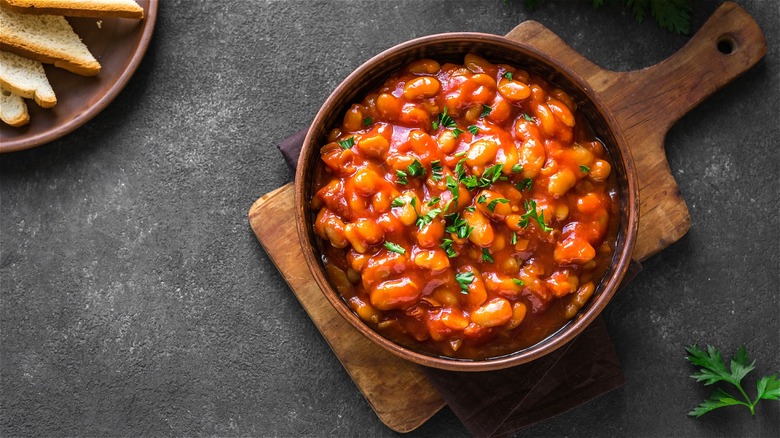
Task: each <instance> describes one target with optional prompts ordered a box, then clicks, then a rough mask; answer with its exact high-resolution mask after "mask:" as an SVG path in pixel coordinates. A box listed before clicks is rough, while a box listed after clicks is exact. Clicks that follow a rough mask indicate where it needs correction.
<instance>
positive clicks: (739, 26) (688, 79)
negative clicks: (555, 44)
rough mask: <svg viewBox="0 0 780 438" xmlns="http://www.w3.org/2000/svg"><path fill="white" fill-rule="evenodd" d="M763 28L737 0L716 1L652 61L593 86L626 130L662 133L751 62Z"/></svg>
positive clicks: (760, 48) (761, 44) (760, 49)
mask: <svg viewBox="0 0 780 438" xmlns="http://www.w3.org/2000/svg"><path fill="white" fill-rule="evenodd" d="M765 53H766V40H765V39H764V34H763V32H762V31H761V28H759V27H758V24H757V23H756V22H755V20H753V18H752V17H751V16H750V15H749V14H748V13H747V12H745V10H743V9H742V8H740V7H739V6H737V4H736V3H732V2H727V3H724V4H723V5H721V6H720V7H719V8H718V9H717V10H716V11H715V13H713V14H712V16H711V17H710V18H709V19H708V20H707V21H706V22H705V23H704V25H703V26H702V28H701V29H700V30H699V31H698V32H696V34H695V35H694V36H693V37H692V38H691V39H690V41H688V43H687V44H686V45H685V46H684V47H683V48H682V49H680V50H679V51H677V52H676V53H675V54H673V55H672V56H671V57H669V58H668V59H666V60H664V61H662V62H660V63H658V64H656V65H653V66H651V67H648V68H645V69H642V70H636V71H632V72H627V73H616V74H614V75H611V76H612V77H611V78H609V79H610V80H608V81H605V82H604V83H602V85H603V89H602V90H597V91H599V92H600V94H601V95H602V97H603V98H604V99H605V101H606V103H607V105H608V106H609V107H610V108H611V109H612V111H613V113H614V114H615V116H616V117H617V119H618V123H619V124H620V125H621V127H622V128H623V129H624V132H625V131H634V130H637V129H641V130H644V131H647V132H648V134H651V135H652V134H655V135H658V134H659V133H660V134H665V133H666V132H667V131H668V130H669V128H670V127H671V126H672V125H673V124H674V122H676V121H677V120H679V119H680V118H681V117H682V116H683V115H685V114H686V113H687V112H688V111H690V110H691V109H692V108H693V107H695V106H696V105H698V104H699V103H700V102H701V101H703V100H704V99H706V98H707V97H708V96H710V95H711V94H712V93H714V92H715V91H717V90H719V89H720V88H722V87H723V86H725V85H726V84H727V83H728V82H730V81H732V80H733V79H734V78H736V77H737V76H739V75H741V74H742V73H744V72H745V71H747V70H748V69H749V68H750V67H752V66H753V65H755V64H756V63H757V62H758V61H759V60H760V59H761V58H762V57H763V56H764V54H765Z"/></svg>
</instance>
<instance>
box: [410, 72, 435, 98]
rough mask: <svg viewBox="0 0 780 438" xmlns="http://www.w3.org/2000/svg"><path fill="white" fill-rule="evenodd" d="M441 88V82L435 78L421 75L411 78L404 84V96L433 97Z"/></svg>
mask: <svg viewBox="0 0 780 438" xmlns="http://www.w3.org/2000/svg"><path fill="white" fill-rule="evenodd" d="M439 89H441V84H440V83H439V80H438V79H436V78H432V77H430V76H421V77H417V78H414V79H412V80H411V81H409V82H407V83H406V85H404V97H405V98H407V99H409V100H421V99H424V98H426V97H433V96H435V95H436V94H437V93H438V92H439Z"/></svg>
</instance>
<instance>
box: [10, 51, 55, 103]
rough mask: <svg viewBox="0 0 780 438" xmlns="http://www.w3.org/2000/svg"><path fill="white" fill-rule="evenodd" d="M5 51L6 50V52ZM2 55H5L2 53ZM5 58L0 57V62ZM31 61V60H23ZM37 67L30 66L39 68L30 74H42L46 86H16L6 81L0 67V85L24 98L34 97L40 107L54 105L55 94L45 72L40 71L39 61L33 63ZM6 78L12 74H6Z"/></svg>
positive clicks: (35, 68) (34, 68)
mask: <svg viewBox="0 0 780 438" xmlns="http://www.w3.org/2000/svg"><path fill="white" fill-rule="evenodd" d="M6 53H7V52H6ZM3 56H5V55H4V54H3ZM4 60H5V58H3V57H0V63H1V62H2V61H4ZM24 61H28V62H30V63H32V62H33V61H32V60H24ZM35 64H36V65H37V67H31V69H33V70H37V69H41V71H35V72H30V73H31V74H39V73H40V74H42V75H43V77H44V79H45V82H46V85H47V86H48V88H21V86H17V84H16V83H15V82H13V81H8V80H7V78H6V77H5V75H4V74H3V71H4V70H2V69H0V87H2V88H5V89H6V90H8V91H10V92H12V93H14V94H17V95H19V96H22V97H23V98H25V99H35V103H37V104H38V106H40V107H41V108H51V107H53V106H55V105H57V95H56V94H54V90H53V89H52V88H51V84H49V78H48V77H46V72H44V71H42V70H43V67H42V66H41V64H40V63H38V62H36V63H35ZM8 78H12V76H8Z"/></svg>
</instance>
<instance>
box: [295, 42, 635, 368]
mask: <svg viewBox="0 0 780 438" xmlns="http://www.w3.org/2000/svg"><path fill="white" fill-rule="evenodd" d="M455 41H457V42H479V43H487V44H492V45H495V46H501V47H502V48H507V49H510V50H514V51H516V52H517V53H519V54H521V55H524V56H527V55H528V54H530V55H532V57H536V58H537V60H540V61H542V62H543V63H545V64H547V65H548V66H550V67H552V68H554V69H555V70H556V71H557V72H559V73H561V74H562V75H563V76H564V77H565V78H566V79H567V80H569V81H570V82H572V83H573V85H574V86H575V87H577V88H579V90H581V91H582V92H583V93H584V94H585V95H586V97H587V98H588V99H589V100H590V101H591V102H592V103H593V105H594V106H595V108H596V109H597V111H598V112H599V113H600V115H601V117H603V118H604V121H606V123H607V127H608V129H609V130H610V131H611V133H612V135H613V136H614V138H615V141H616V143H617V144H616V146H617V149H618V150H619V151H620V157H617V158H615V157H613V160H617V159H618V158H619V159H620V160H621V161H622V163H623V167H624V168H625V170H626V172H625V173H626V175H625V180H626V184H627V187H626V188H627V192H628V199H627V200H626V206H627V207H628V212H627V217H626V219H627V222H628V223H627V232H626V233H625V235H624V243H623V246H622V248H621V251H620V254H619V255H618V257H617V259H616V260H615V261H614V262H613V263H614V264H615V265H617V267H616V269H615V270H614V272H613V274H612V275H611V276H610V277H609V278H608V279H605V280H606V281H605V280H602V282H601V283H603V284H604V287H603V290H602V291H601V293H600V294H599V295H598V296H595V297H592V298H591V300H594V301H593V303H592V304H591V305H590V307H589V309H587V310H586V311H585V312H583V313H582V314H581V315H580V316H578V317H576V318H574V319H572V320H570V321H569V322H567V323H566V324H564V325H563V327H561V328H560V329H558V330H557V331H555V332H553V333H551V334H550V335H549V336H547V337H546V338H545V339H544V340H542V341H540V342H538V343H536V344H534V345H532V346H529V347H527V348H524V349H522V350H519V351H517V352H514V353H509V354H507V355H503V356H498V357H493V358H487V359H476V360H469V359H460V358H451V357H445V356H432V355H427V354H424V353H420V352H417V351H413V350H411V349H409V348H406V347H404V346H402V345H399V344H397V343H395V342H393V341H391V340H390V339H387V338H385V337H384V336H382V335H381V334H379V333H378V332H376V331H374V330H373V329H372V328H371V327H369V326H368V325H367V324H365V323H364V322H363V321H362V320H361V319H360V318H359V317H358V316H357V315H355V314H354V313H353V312H352V311H351V309H349V307H348V306H347V305H346V303H345V302H344V301H343V299H342V298H341V295H340V294H339V293H338V292H337V291H336V290H335V289H334V288H333V287H332V286H331V284H330V281H329V280H328V278H327V276H326V275H325V273H324V270H323V269H322V268H321V267H320V265H319V262H318V257H319V255H318V253H317V251H316V245H315V243H314V242H313V241H312V240H311V234H310V233H311V231H310V230H309V229H308V228H309V227H308V226H307V215H308V214H309V213H308V211H309V210H308V208H307V205H308V203H309V199H307V198H308V196H307V195H308V187H307V186H306V185H305V184H304V181H306V180H307V178H306V177H307V172H311V169H310V168H311V167H312V166H313V165H314V163H316V161H317V159H316V155H315V154H314V153H312V149H313V148H317V147H319V146H320V144H319V142H320V139H319V138H317V137H318V135H317V132H318V129H317V128H318V126H320V125H322V124H323V123H324V121H325V119H326V116H327V115H328V114H329V113H330V111H334V110H339V109H340V108H336V106H335V104H336V103H337V101H338V100H339V98H340V96H341V95H342V94H344V93H349V91H350V90H351V89H352V88H353V83H354V82H355V80H356V79H358V78H361V77H362V76H363V75H364V74H365V73H366V72H367V71H369V70H370V69H371V68H375V67H377V66H381V64H382V63H384V62H385V61H386V59H387V58H389V57H395V56H402V55H404V54H406V53H407V52H410V51H412V50H413V49H415V48H420V47H422V46H426V45H431V44H438V43H444V42H455ZM466 53H469V50H468V49H466V50H464V52H463V55H465V54H466ZM393 71H395V70H393ZM383 73H388V74H390V73H392V71H389V70H388V69H383ZM365 91H366V92H368V91H369V90H365ZM309 182H310V181H309ZM638 190H639V189H638V177H637V174H636V168H635V165H634V161H633V157H632V155H631V151H630V149H629V147H628V143H627V141H626V139H625V136H624V135H623V132H622V130H621V128H620V125H619V124H618V122H617V120H616V119H615V117H614V115H613V113H612V111H611V110H610V108H609V107H608V106H607V105H606V103H605V102H604V101H603V100H602V99H601V97H600V96H599V95H598V94H597V93H596V92H595V91H594V90H593V88H592V87H591V86H590V84H589V83H588V82H587V81H586V80H585V79H583V78H582V77H581V76H580V75H579V74H577V73H576V72H574V71H573V70H572V69H571V68H569V67H568V66H567V65H565V64H563V63H562V62H560V61H558V60H556V59H555V58H553V57H551V56H550V55H548V54H547V53H545V52H543V51H541V50H539V49H537V48H536V47H534V46H532V45H530V44H527V43H524V42H517V41H513V40H510V39H508V38H506V37H503V36H500V35H493V34H486V33H479V32H449V33H439V34H433V35H427V36H423V37H419V38H415V39H412V40H409V41H406V42H402V43H400V44H397V45H394V46H392V47H390V48H388V49H386V50H384V51H382V52H381V53H379V54H377V55H375V56H373V57H371V58H370V59H369V60H367V61H366V62H364V63H363V64H361V65H360V66H359V67H358V68H356V69H355V70H354V71H353V72H352V73H350V74H349V75H348V76H347V77H346V78H345V79H344V80H342V81H341V82H340V83H339V85H338V86H337V87H336V88H335V89H334V91H333V92H332V93H331V94H330V95H329V96H328V98H327V99H326V100H325V101H324V102H323V104H322V106H321V107H320V109H319V110H318V111H317V114H316V116H315V117H314V120H313V121H312V123H311V125H310V126H309V130H308V132H307V133H306V138H305V140H304V142H303V146H302V148H301V152H300V155H299V160H298V166H297V168H296V172H295V221H296V228H297V230H298V238H299V243H300V245H301V250H302V252H303V256H304V260H305V261H306V265H307V267H308V268H309V271H310V272H311V274H312V276H313V277H314V280H315V282H316V283H317V285H318V286H319V288H320V290H321V291H322V293H323V295H325V297H326V298H327V300H328V301H329V302H330V303H331V305H332V306H333V307H334V308H335V309H336V311H338V313H339V314H340V315H341V316H342V317H343V318H344V319H346V320H347V321H348V322H349V323H350V325H352V326H353V327H354V328H355V329H357V330H358V331H359V332H360V333H361V334H363V335H364V336H366V337H367V338H368V339H370V340H371V341H372V342H374V343H375V344H378V345H379V346H380V347H382V348H384V349H385V350H387V351H389V352H391V353H393V354H395V355H396V356H399V357H401V358H403V359H406V360H409V361H412V362H414V363H417V364H419V365H424V366H428V367H432V368H438V369H444V370H450V371H491V370H498V369H504V368H509V367H512V366H516V365H520V364H523V363H527V362H530V361H532V360H534V359H537V358H539V357H542V356H545V355H547V354H549V353H552V352H553V351H555V350H557V349H558V348H560V347H562V346H564V345H566V344H568V343H569V342H570V341H572V340H573V339H574V338H575V337H577V336H578V335H579V334H580V333H581V332H582V331H583V330H584V329H585V328H586V327H587V326H588V325H589V324H590V323H591V322H592V321H593V320H594V319H596V317H597V316H599V315H600V314H601V312H602V310H603V309H604V307H606V305H607V304H608V303H609V302H610V301H611V299H612V297H613V296H614V295H615V292H616V291H617V289H618V287H619V286H620V283H621V281H622V280H623V277H624V276H625V274H626V271H627V269H628V266H629V264H630V262H631V259H632V253H633V250H634V246H635V244H636V238H637V232H638V223H639V191H638ZM613 257H614V256H613Z"/></svg>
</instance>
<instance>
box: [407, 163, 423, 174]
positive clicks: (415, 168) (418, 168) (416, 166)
mask: <svg viewBox="0 0 780 438" xmlns="http://www.w3.org/2000/svg"><path fill="white" fill-rule="evenodd" d="M406 170H408V171H409V175H411V176H423V175H425V168H424V167H423V165H422V163H420V162H419V161H417V160H416V159H415V160H414V161H412V164H410V165H408V166H406Z"/></svg>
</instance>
